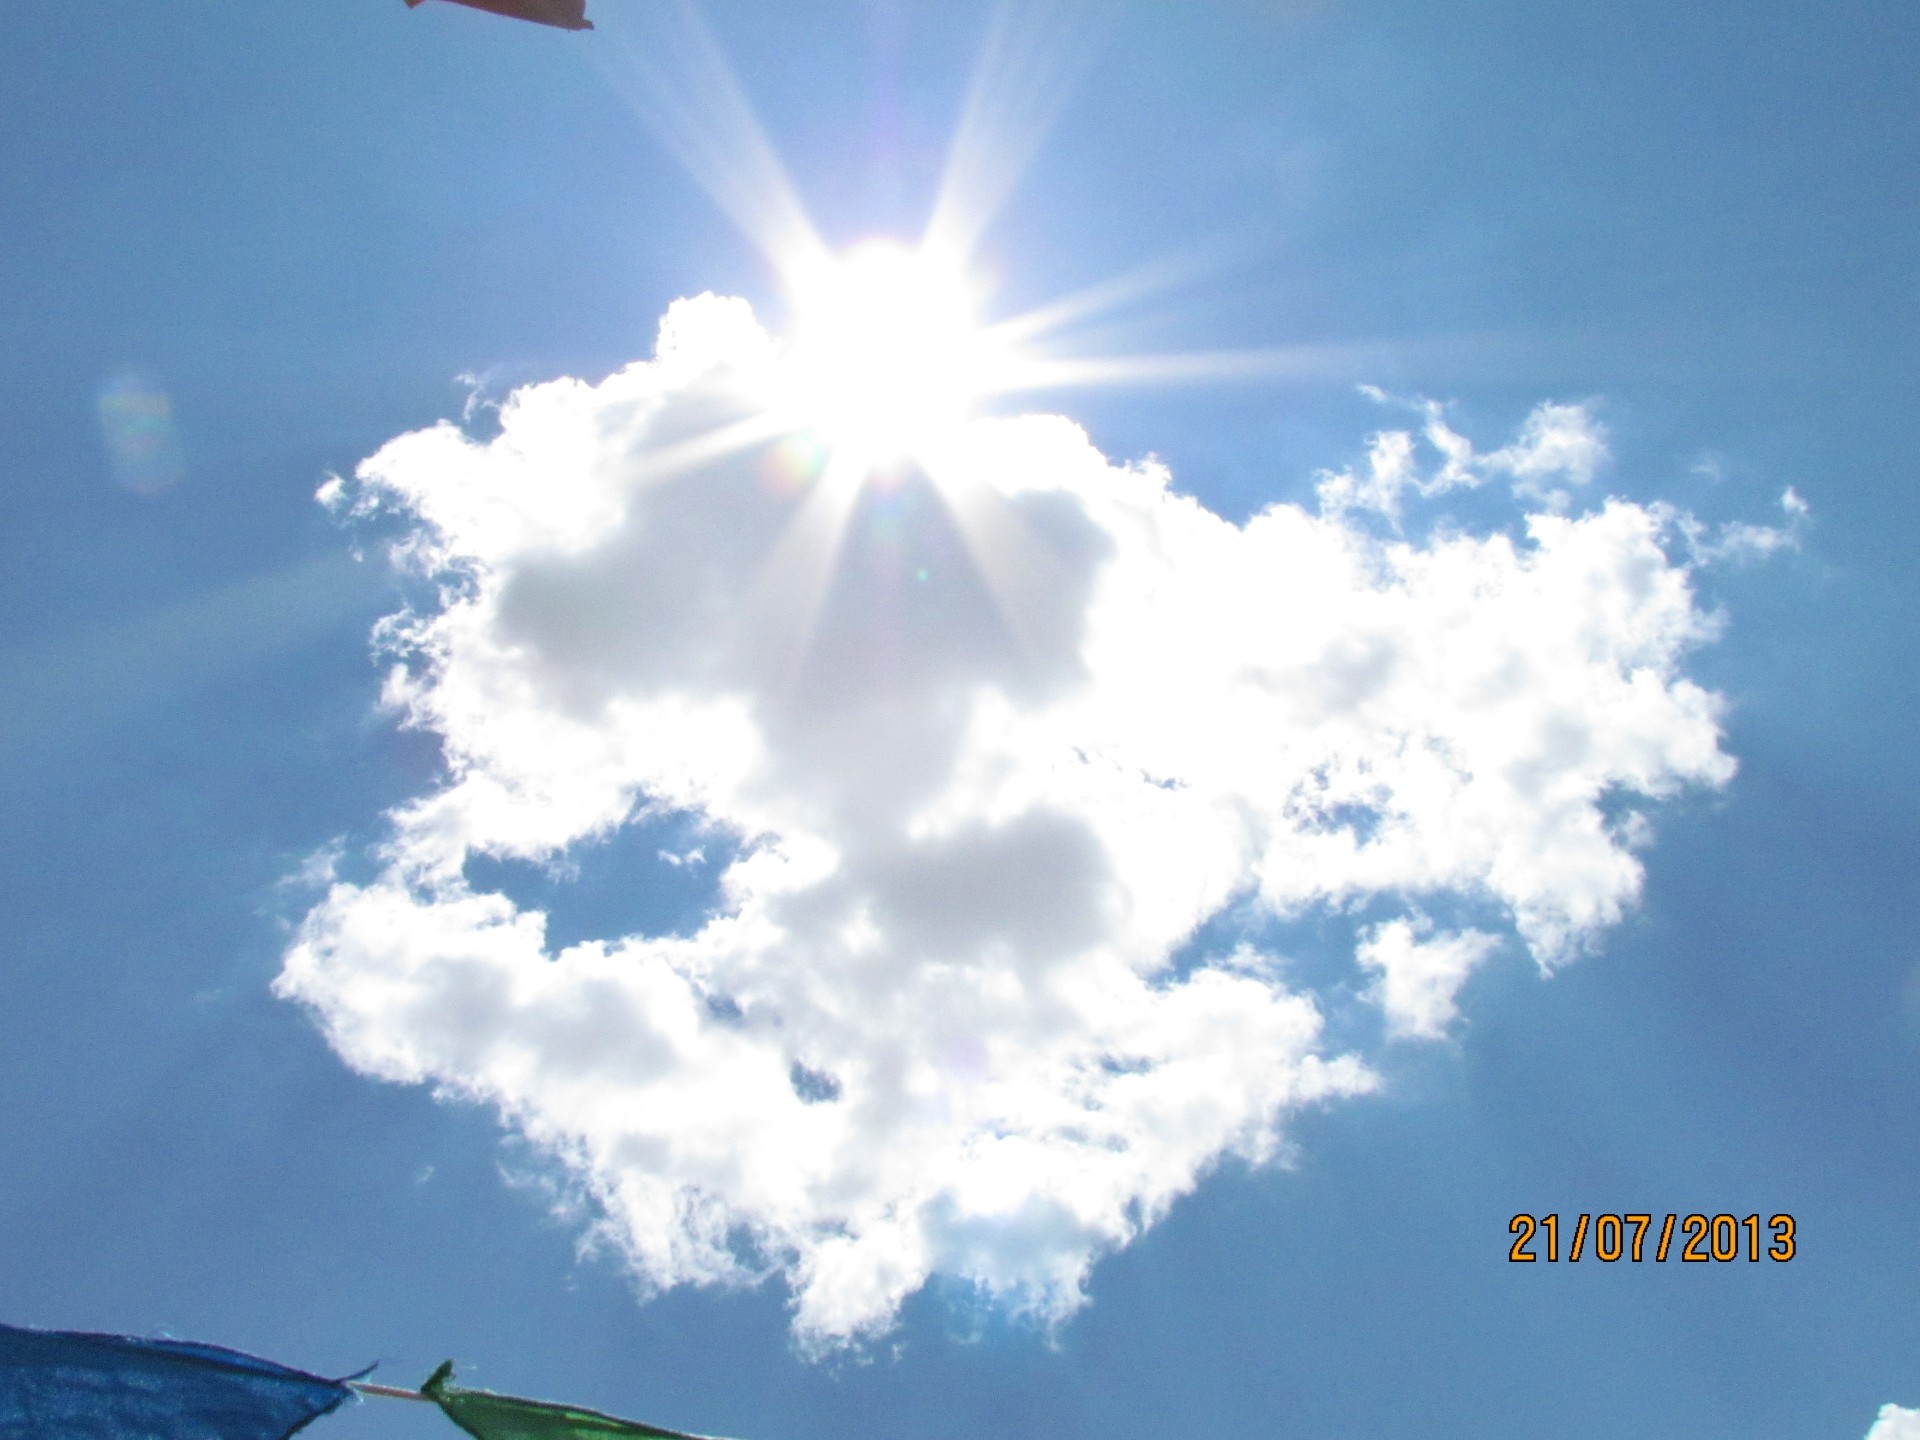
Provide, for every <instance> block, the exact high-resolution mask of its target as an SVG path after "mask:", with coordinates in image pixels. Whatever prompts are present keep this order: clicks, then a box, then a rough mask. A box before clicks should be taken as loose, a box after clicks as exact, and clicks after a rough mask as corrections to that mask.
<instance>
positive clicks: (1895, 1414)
mask: <svg viewBox="0 0 1920 1440" xmlns="http://www.w3.org/2000/svg"><path fill="white" fill-rule="evenodd" d="M1867 1440H1920V1410H1909V1409H1908V1408H1907V1407H1906V1406H1904V1405H1882V1406H1881V1407H1880V1415H1879V1418H1878V1419H1876V1420H1875V1421H1874V1422H1873V1428H1872V1429H1871V1430H1869V1431H1867Z"/></svg>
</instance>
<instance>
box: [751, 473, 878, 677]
mask: <svg viewBox="0 0 1920 1440" xmlns="http://www.w3.org/2000/svg"><path fill="white" fill-rule="evenodd" d="M866 481H867V471H866V467H865V465H864V463H863V462H862V461H861V460H860V459H859V458H858V457H856V456H853V455H851V454H847V453H840V454H830V455H829V456H828V457H827V462H826V464H825V466H824V467H823V468H822V469H821V471H820V474H819V475H818V476H817V477H816V478H815V480H814V482H813V485H812V487H811V488H810V489H809V490H808V492H807V494H806V496H805V498H804V499H802V500H801V502H800V504H799V506H798V508H797V509H796V510H795V511H794V514H793V518H792V519H790V520H789V521H788V522H787V526H786V529H785V530H784V531H783V532H782V534H781V536H780V539H779V540H778V541H777V542H775V544H774V547H773V549H772V551H771V552H769V554H768V555H767V558H766V559H765V561H763V562H762V564H761V566H760V573H759V575H758V577H757V578H756V580H755V582H754V586H753V591H752V594H751V595H750V597H749V599H748V603H747V606H746V611H745V614H746V616H747V618H748V620H749V622H750V629H749V631H748V633H747V637H746V638H747V641H748V643H749V644H750V646H751V647H752V649H753V652H754V653H755V655H756V658H757V659H758V661H759V663H760V664H761V665H762V666H764V667H765V669H766V670H767V672H768V673H769V674H770V676H771V677H772V679H773V681H774V683H773V685H772V686H771V687H770V688H771V689H772V691H773V693H775V694H778V695H781V696H791V695H792V693H793V691H794V689H795V687H796V686H797V685H798V683H799V680H800V676H801V674H802V672H803V670H804V669H805V666H806V661H807V657H808V656H809V654H811V652H812V648H813V638H814V634H815V631H816V629H817V627H818V625H819V621H820V613H821V611H822V610H823V609H824V608H825V607H826V600H827V593H828V591H829V590H831V589H832V586H833V577H834V574H835V572H836V570H837V569H838V567H839V563H840V554H841V552H842V550H844V549H845V547H846V538H847V527H848V523H849V522H850V521H851V520H852V518H853V512H854V508H855V507H856V506H857V505H858V504H859V502H860V496H861V494H862V492H863V491H864V489H865V486H866Z"/></svg>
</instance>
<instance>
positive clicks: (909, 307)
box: [782, 240, 1004, 465]
mask: <svg viewBox="0 0 1920 1440" xmlns="http://www.w3.org/2000/svg"><path fill="white" fill-rule="evenodd" d="M792 290H793V296H792V298H793V312H794V314H793V319H794V326H793V338H792V341H791V343H790V344H789V346H788V347H787V352H786V356H785V363H784V365H783V379H784V383H783V386H782V389H783V392H784V395H783V398H784V402H785V408H787V409H788V410H789V411H790V413H791V414H792V416H793V418H794V420H795V423H796V424H798V425H799V426H801V427H803V428H805V429H807V430H810V431H812V432H813V433H815V434H817V435H818V436H819V437H820V438H821V439H822V440H823V441H825V442H826V443H827V444H828V445H829V446H830V447H832V449H833V450H834V451H835V452H836V453H839V454H841V455H842V456H844V457H849V458H855V459H857V460H858V461H859V462H861V463H862V464H863V465H879V464H885V463H889V462H893V461H899V460H908V459H917V460H922V461H924V460H926V459H928V458H929V457H930V456H931V455H932V454H933V453H935V452H936V451H938V450H939V449H940V448H941V447H942V446H943V445H945V444H946V443H948V442H949V441H951V439H952V438H953V437H954V435H955V434H956V433H957V432H958V431H959V430H960V429H961V428H962V427H963V426H964V425H965V424H966V423H967V421H968V420H970V419H971V418H972V417H973V416H974V414H975V413H976V411H977V409H978V406H979V403H980V401H981V399H982V398H983V397H984V396H986V395H987V394H988V393H990V392H991V391H993V390H994V389H995V388H996V372H997V371H998V370H999V369H1001V368H1003V366H1004V357H1003V356H1001V355H1000V354H999V353H998V347H997V346H996V345H995V344H994V343H993V341H992V338H991V332H990V331H989V330H988V329H986V328H985V327H983V326H982V325H981V324H980V322H979V319H978V314H977V305H976V299H975V294H974V287H973V285H972V284H971V283H970V281H969V279H968V277H967V274H966V272H965V269H964V267H963V266H962V265H961V264H960V263H959V262H958V261H957V260H956V259H954V258H952V257H949V256H945V255H943V254H941V253H940V252H939V251H938V250H935V249H931V248H928V247H926V246H921V247H919V248H910V247H908V246H905V245H902V244H900V243H898V242H895V241H890V240H872V241H868V242H866V243H864V244H861V245H858V246H856V247H854V248H853V249H851V250H849V251H847V252H845V253H843V254H839V255H823V256H821V257H819V258H818V259H817V260H816V261H815V262H814V263H813V264H812V265H810V266H808V267H807V268H806V269H804V270H803V271H801V272H800V273H799V274H797V275H796V276H795V277H794V280H793V284H792Z"/></svg>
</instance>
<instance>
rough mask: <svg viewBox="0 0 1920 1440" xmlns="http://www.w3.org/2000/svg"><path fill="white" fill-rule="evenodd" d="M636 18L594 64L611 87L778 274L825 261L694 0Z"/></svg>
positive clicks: (658, 1)
mask: <svg viewBox="0 0 1920 1440" xmlns="http://www.w3.org/2000/svg"><path fill="white" fill-rule="evenodd" d="M633 14H634V16H635V17H636V18H635V22H634V24H635V27H636V28H634V29H632V30H628V29H626V28H625V27H622V28H621V29H620V30H619V31H618V32H617V33H618V36H619V40H620V41H621V42H622V43H621V44H620V46H619V48H618V49H617V50H612V49H610V50H608V51H607V52H606V53H607V56H608V57H609V58H608V59H605V60H600V61H599V63H600V65H601V67H602V69H603V70H604V71H605V73H606V74H607V77H608V80H609V81H610V82H611V83H612V85H613V86H614V88H615V89H616V90H617V91H618V92H619V93H620V94H622V95H623V96H624V97H625V98H626V100H627V102H628V104H629V105H631V106H632V107H633V109H634V111H635V112H636V113H637V114H638V115H639V116H640V118H641V119H642V121H643V122H645V124H646V125H647V127H648V128H649V129H650V130H652V131H653V133H654V135H655V136H656V137H657V138H658V139H659V141H660V143H661V144H662V145H664V146H665V147H666V149H667V150H668V152H669V153H671V154H672V155H673V156H674V158H675V159H677V160H678V161H679V162H680V164H681V165H682V166H683V167H685V169H686V171H687V173H688V174H689V175H690V176H691V177H692V178H693V180H694V181H695V183H696V184H698V185H699V186H700V187H701V188H702V189H703V190H705V191H706V192H707V194H708V195H709V196H710V197H712V199H713V201H714V203H715V204H716V205H718V206H719V207H720V209H721V211H722V212H724V213H725V214H726V216H727V217H728V218H729V219H730V220H732V221H733V223H734V225H735V226H737V227H738V228H739V230H740V233H741V234H742V235H744V236H746V238H747V239H748V240H749V241H751V242H752V243H753V245H754V246H755V247H756V248H758V249H759V251H760V252H761V254H762V255H764V256H766V258H767V260H768V262H769V263H770V264H771V265H772V266H773V267H774V269H775V270H776V271H779V272H781V273H783V274H784V273H787V272H788V271H789V270H790V268H791V267H793V266H795V265H804V264H807V263H811V262H813V261H816V260H817V259H818V258H819V257H820V256H823V255H825V254H826V245H825V244H824V242H822V240H821V239H820V236H819V233H818V231H816V230H815V229H814V226H813V222H812V221H811V220H810V219H809V218H808V217H807V212H806V207H805V206H804V205H803V204H801V201H800V196H799V192H798V191H797V190H796V189H795V188H794V185H793V181H792V180H791V178H790V177H789V176H788V174H787V171H786V167H785V166H784V165H782V164H781V162H780V157H779V155H778V154H777V153H776V152H775V150H774V148H773V144H772V142H771V141H770V140H768V138H767V134H766V131H765V130H764V129H763V128H762V127H761V124H760V120H759V117H758V116H757V115H756V114H755V113H754V109H753V105H752V103H751V102H750V101H749V100H748V99H747V97H746V93H745V92H744V91H743V90H742V89H741V88H740V82H739V80H738V78H737V77H736V76H735V75H734V72H733V67H732V66H731V65H730V64H728V63H727V58H726V56H725V54H724V53H722V51H721V49H720V46H719V44H718V43H717V42H716V41H715V40H714V38H713V35H712V33H711V32H710V31H709V30H708V29H707V26H706V22H705V21H704V20H703V19H702V18H701V16H700V12H699V11H698V10H697V9H696V8H695V6H694V4H693V0H652V3H649V4H647V5H644V6H636V7H635V8H634V12H633ZM612 33H616V32H610V34H612ZM615 56H617V58H614V57H615ZM596 58H598V57H597V56H596Z"/></svg>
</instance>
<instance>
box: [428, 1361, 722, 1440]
mask: <svg viewBox="0 0 1920 1440" xmlns="http://www.w3.org/2000/svg"><path fill="white" fill-rule="evenodd" d="M452 1378H453V1362H452V1361H451V1360H449V1361H447V1363H446V1364H444V1365H442V1366H441V1367H440V1368H439V1369H438V1370H436V1371H434V1372H433V1374H432V1375H431V1376H430V1377H429V1378H428V1380H427V1383H426V1384H424V1385H422V1386H421V1387H420V1393H421V1394H422V1395H425V1396H426V1397H427V1398H428V1399H429V1400H431V1401H433V1402H434V1403H435V1404H436V1405H438V1406H439V1407H440V1408H441V1409H442V1410H444V1411H445V1412H446V1415H447V1418H448V1419H449V1420H451V1421H453V1423H454V1424H456V1425H458V1426H459V1427H460V1428H461V1429H462V1430H464V1431H466V1432H467V1433H468V1434H469V1435H471V1436H473V1437H474V1440H589V1437H595V1436H609V1437H611V1436H630V1437H633V1440H710V1437H707V1436H704V1435H688V1434H686V1433H685V1432H684V1431H680V1430H662V1429H661V1428H660V1427H659V1426H658V1425H642V1424H641V1423H640V1422H639V1421H637V1420H621V1419H618V1418H616V1417H614V1416H612V1415H602V1414H601V1413H600V1412H599V1411H598V1410H582V1409H579V1408H578V1407H576V1406H573V1405H550V1404H548V1403H547V1402H546V1401H544V1400H520V1399H516V1398H515V1397H514V1396H512V1395H495V1394H493V1393H492V1392H490V1391H487V1390H463V1389H461V1388H460V1387H458V1386H456V1385H449V1384H448V1383H447V1382H448V1381H449V1380H451V1379H452Z"/></svg>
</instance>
